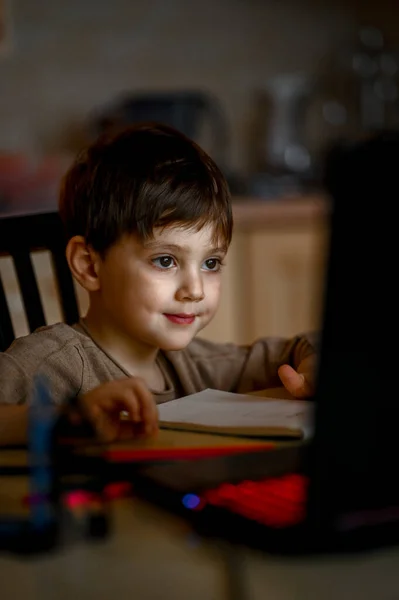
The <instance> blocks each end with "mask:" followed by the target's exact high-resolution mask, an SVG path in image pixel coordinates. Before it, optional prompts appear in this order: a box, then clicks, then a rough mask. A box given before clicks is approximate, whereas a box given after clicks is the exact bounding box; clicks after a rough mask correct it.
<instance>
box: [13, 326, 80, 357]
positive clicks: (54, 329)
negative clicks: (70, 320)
mask: <svg viewBox="0 0 399 600" xmlns="http://www.w3.org/2000/svg"><path fill="white" fill-rule="evenodd" d="M85 339H87V337H86V336H85V335H84V334H82V333H80V332H79V331H78V330H77V329H76V328H75V327H74V326H71V325H67V324H66V323H55V324H54V325H47V326H45V327H40V328H39V329H36V331H34V332H33V333H30V334H29V335H25V336H22V337H19V338H16V339H15V340H14V342H13V343H12V344H11V346H10V347H9V348H8V349H7V350H6V354H7V355H9V356H12V357H13V358H14V359H15V360H17V361H21V360H22V361H23V360H28V361H30V360H32V359H33V360H34V361H35V362H42V361H43V360H46V359H48V358H49V357H50V356H51V355H53V354H57V353H59V352H62V351H65V352H67V351H68V350H67V349H68V348H70V347H76V346H79V345H83V344H84V342H85Z"/></svg>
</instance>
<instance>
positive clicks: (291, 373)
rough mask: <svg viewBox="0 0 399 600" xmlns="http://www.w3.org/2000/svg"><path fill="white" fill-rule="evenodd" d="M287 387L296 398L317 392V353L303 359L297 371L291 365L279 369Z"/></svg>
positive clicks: (306, 396)
mask: <svg viewBox="0 0 399 600" xmlns="http://www.w3.org/2000/svg"><path fill="white" fill-rule="evenodd" d="M278 374H279V377H280V379H281V381H282V383H283V385H284V387H285V389H286V390H287V391H288V392H289V393H290V394H291V395H292V396H294V397H295V398H308V397H309V396H313V394H314V392H315V375H316V354H311V355H310V356H308V357H307V358H305V359H304V360H302V361H301V363H300V364H299V366H298V369H297V371H295V369H294V368H293V367H291V366H290V365H282V366H281V367H279V369H278Z"/></svg>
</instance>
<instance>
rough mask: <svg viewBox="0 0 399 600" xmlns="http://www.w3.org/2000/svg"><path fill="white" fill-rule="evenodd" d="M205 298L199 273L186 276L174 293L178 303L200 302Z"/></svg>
mask: <svg viewBox="0 0 399 600" xmlns="http://www.w3.org/2000/svg"><path fill="white" fill-rule="evenodd" d="M204 297H205V293H204V285H203V281H202V277H201V275H200V274H199V273H195V274H194V273H191V274H187V275H186V276H185V277H184V279H183V280H182V282H181V285H180V287H179V289H178V290H177V293H176V298H177V300H179V302H200V301H201V300H203V299H204Z"/></svg>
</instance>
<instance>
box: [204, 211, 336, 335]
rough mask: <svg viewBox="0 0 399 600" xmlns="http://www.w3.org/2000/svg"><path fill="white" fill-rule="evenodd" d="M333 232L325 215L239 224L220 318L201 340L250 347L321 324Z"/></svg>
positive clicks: (226, 274) (233, 244)
mask: <svg viewBox="0 0 399 600" xmlns="http://www.w3.org/2000/svg"><path fill="white" fill-rule="evenodd" d="M327 243H328V231H327V226H326V222H325V219H324V218H323V216H322V215H320V216H318V217H317V218H311V219H302V220H301V219H297V220H296V222H295V221H294V222H292V221H291V222H290V221H289V220H288V219H287V222H286V223H285V222H284V221H283V222H279V223H278V224H277V225H276V224H275V223H273V222H271V223H268V222H264V223H263V224H262V223H256V222H253V227H249V225H248V223H247V224H246V226H245V227H244V228H242V229H240V226H239V224H238V227H237V229H236V231H235V234H234V238H233V243H232V246H231V249H230V250H229V254H228V257H227V261H226V262H227V264H226V267H225V271H224V273H223V277H224V286H223V293H222V298H221V303H220V308H219V311H218V314H217V315H216V317H215V319H214V321H213V322H212V323H210V325H208V327H206V328H205V329H204V330H203V331H202V332H201V336H203V337H205V338H207V339H210V340H214V341H232V342H236V343H247V342H251V341H253V340H254V339H255V338H257V337H260V336H266V335H284V336H291V335H295V334H296V333H300V332H302V331H308V330H314V329H317V328H318V327H319V325H320V317H321V310H322V297H323V287H324V275H325V259H326V251H327Z"/></svg>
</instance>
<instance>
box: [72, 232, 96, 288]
mask: <svg viewBox="0 0 399 600" xmlns="http://www.w3.org/2000/svg"><path fill="white" fill-rule="evenodd" d="M65 254H66V259H67V261H68V265H69V268H70V269H71V272H72V275H73V277H74V278H75V279H76V281H77V282H78V283H80V285H81V286H82V287H83V288H84V289H85V290H87V291H88V292H96V291H98V290H99V289H100V279H99V277H98V270H99V261H100V257H99V255H98V254H97V252H95V251H94V250H93V249H92V248H90V246H88V245H87V244H86V241H85V239H84V237H83V236H81V235H75V236H74V237H73V238H71V239H70V240H69V242H68V244H67V247H66V251H65Z"/></svg>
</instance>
